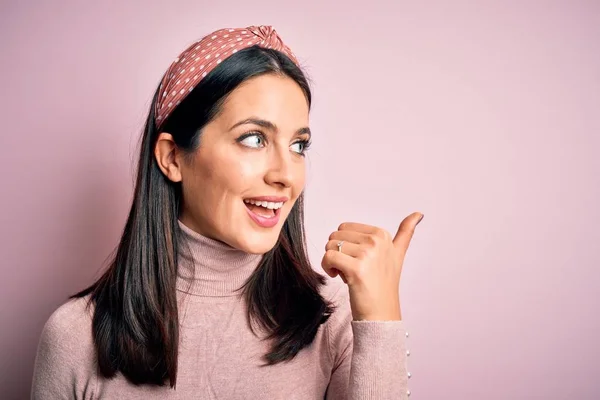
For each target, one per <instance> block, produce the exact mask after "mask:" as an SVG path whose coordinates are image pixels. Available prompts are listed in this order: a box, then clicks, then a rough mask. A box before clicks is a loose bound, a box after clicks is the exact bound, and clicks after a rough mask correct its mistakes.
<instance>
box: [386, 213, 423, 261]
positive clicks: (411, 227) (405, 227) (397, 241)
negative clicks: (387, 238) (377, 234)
mask: <svg viewBox="0 0 600 400" xmlns="http://www.w3.org/2000/svg"><path fill="white" fill-rule="evenodd" d="M424 216H425V215H423V214H421V213H419V212H415V213H412V214H410V215H409V216H408V217H406V218H404V220H403V221H402V223H401V224H400V227H399V228H398V232H396V236H394V239H393V240H392V242H393V243H394V247H395V248H396V249H397V250H399V251H400V252H401V253H402V254H404V253H406V250H408V245H409V244H410V240H411V239H412V237H413V234H414V233H415V228H416V227H417V225H418V224H419V222H421V220H422V219H423V217H424Z"/></svg>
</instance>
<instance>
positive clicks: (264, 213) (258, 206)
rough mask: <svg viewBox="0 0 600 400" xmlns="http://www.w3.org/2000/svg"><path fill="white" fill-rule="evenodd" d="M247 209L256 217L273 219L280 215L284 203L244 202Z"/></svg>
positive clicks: (248, 200) (250, 200) (249, 200)
mask: <svg viewBox="0 0 600 400" xmlns="http://www.w3.org/2000/svg"><path fill="white" fill-rule="evenodd" d="M244 203H245V204H246V207H247V208H248V209H249V210H250V211H251V212H253V213H254V214H256V215H259V216H261V217H263V218H273V217H275V216H276V215H278V214H279V212H280V210H281V208H282V207H283V204H284V202H283V201H281V202H272V201H258V200H252V199H246V200H244Z"/></svg>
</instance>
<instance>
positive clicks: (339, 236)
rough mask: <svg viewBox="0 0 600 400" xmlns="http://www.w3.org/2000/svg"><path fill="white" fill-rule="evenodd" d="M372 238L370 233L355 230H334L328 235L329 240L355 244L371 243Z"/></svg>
mask: <svg viewBox="0 0 600 400" xmlns="http://www.w3.org/2000/svg"><path fill="white" fill-rule="evenodd" d="M372 239H373V238H372V237H371V235H369V234H367V233H362V232H356V231H335V232H333V233H332V234H331V235H329V240H337V241H342V240H343V241H344V242H350V243H355V244H372V243H371V242H372Z"/></svg>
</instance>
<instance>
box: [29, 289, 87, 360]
mask: <svg viewBox="0 0 600 400" xmlns="http://www.w3.org/2000/svg"><path fill="white" fill-rule="evenodd" d="M89 300H90V297H89V295H88V296H85V297H81V298H73V299H69V300H68V301H66V302H65V303H63V304H62V305H61V306H59V307H58V308H57V309H56V310H54V312H52V314H51V315H50V317H49V318H48V319H47V321H46V323H45V324H44V328H43V329H42V334H41V338H40V350H42V351H44V350H45V351H46V352H47V355H48V356H55V357H56V356H59V355H60V354H64V355H69V356H70V358H71V359H73V358H76V357H77V356H78V355H81V356H88V355H90V354H93V339H92V317H93V305H92V304H89Z"/></svg>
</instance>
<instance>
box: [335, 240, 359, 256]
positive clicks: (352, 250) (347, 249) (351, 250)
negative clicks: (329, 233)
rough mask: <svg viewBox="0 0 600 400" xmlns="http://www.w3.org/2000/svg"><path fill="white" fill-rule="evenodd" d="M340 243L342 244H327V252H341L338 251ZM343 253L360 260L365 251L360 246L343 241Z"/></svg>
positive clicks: (336, 242)
mask: <svg viewBox="0 0 600 400" xmlns="http://www.w3.org/2000/svg"><path fill="white" fill-rule="evenodd" d="M340 242H341V240H330V241H328V242H327V244H326V245H325V251H328V250H334V251H340V250H339V249H338V243H340ZM341 252H342V253H344V254H347V255H349V256H350V257H354V258H358V257H360V256H361V255H362V254H363V252H364V249H363V247H362V246H361V245H359V244H356V243H352V242H347V241H343V243H342V250H341Z"/></svg>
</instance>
